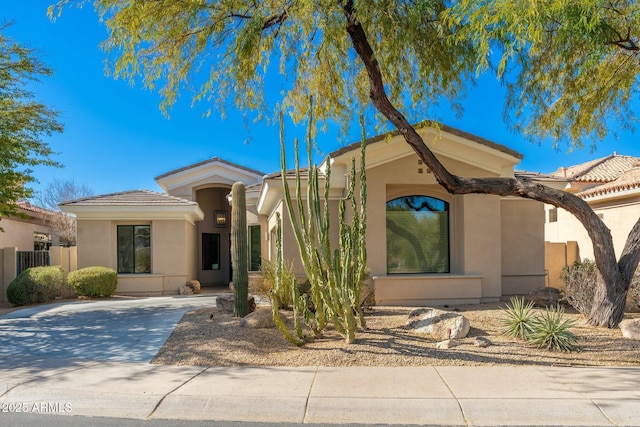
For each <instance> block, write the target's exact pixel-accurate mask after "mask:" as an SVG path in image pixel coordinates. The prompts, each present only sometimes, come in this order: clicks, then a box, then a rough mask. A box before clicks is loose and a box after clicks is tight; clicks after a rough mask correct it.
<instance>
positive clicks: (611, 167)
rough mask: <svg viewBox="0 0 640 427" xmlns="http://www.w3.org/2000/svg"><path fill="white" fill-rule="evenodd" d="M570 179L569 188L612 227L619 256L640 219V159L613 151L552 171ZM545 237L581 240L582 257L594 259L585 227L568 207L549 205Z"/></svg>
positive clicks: (555, 240) (579, 244) (578, 245)
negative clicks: (607, 154) (600, 156)
mask: <svg viewBox="0 0 640 427" xmlns="http://www.w3.org/2000/svg"><path fill="white" fill-rule="evenodd" d="M551 175H552V176H554V177H556V178H558V179H562V180H565V181H566V187H565V188H564V190H565V191H567V192H569V193H573V194H575V195H576V196H578V197H580V198H582V199H583V200H584V201H585V202H587V203H588V204H589V206H591V207H592V208H593V210H594V211H595V213H596V214H598V216H599V217H600V218H601V219H602V220H603V221H604V223H605V224H606V225H607V227H609V229H610V230H611V235H612V237H613V244H614V246H615V250H616V257H620V254H621V253H622V249H623V248H624V244H625V242H626V240H627V236H628V235H629V232H630V231H631V228H632V227H633V225H634V224H635V223H636V221H638V218H640V158H638V157H632V156H621V155H618V154H617V153H613V154H612V155H610V156H606V157H602V158H599V159H596V160H593V161H590V162H586V163H581V164H579V165H575V166H571V167H567V168H560V169H558V170H557V171H556V172H554V173H552V174H551ZM545 210H546V218H547V220H546V224H545V240H546V241H548V242H559V243H564V242H568V241H575V242H577V247H578V250H579V258H582V259H584V258H589V259H593V245H592V243H591V240H590V239H589V236H588V235H587V231H586V229H585V228H584V226H583V225H582V224H581V223H580V222H579V221H578V220H577V219H576V218H575V217H574V216H573V215H571V214H570V213H569V212H567V211H565V210H564V209H559V208H555V207H553V206H546V207H545Z"/></svg>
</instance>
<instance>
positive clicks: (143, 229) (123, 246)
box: [118, 225, 151, 273]
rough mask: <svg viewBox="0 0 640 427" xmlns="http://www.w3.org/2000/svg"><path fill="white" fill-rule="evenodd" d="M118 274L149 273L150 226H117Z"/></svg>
mask: <svg viewBox="0 0 640 427" xmlns="http://www.w3.org/2000/svg"><path fill="white" fill-rule="evenodd" d="M118 273H151V226H150V225H119V226H118Z"/></svg>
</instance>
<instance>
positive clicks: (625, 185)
mask: <svg viewBox="0 0 640 427" xmlns="http://www.w3.org/2000/svg"><path fill="white" fill-rule="evenodd" d="M634 188H640V167H635V168H633V169H631V170H628V171H626V172H624V173H623V174H622V175H620V176H619V177H618V178H617V179H615V180H614V181H611V182H607V183H604V184H602V185H598V186H597V187H593V188H589V189H588V190H585V191H582V192H580V193H578V196H580V197H582V198H587V197H595V196H600V195H603V194H609V193H615V192H618V191H625V190H632V189H634Z"/></svg>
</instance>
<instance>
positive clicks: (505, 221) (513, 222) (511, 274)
mask: <svg viewBox="0 0 640 427" xmlns="http://www.w3.org/2000/svg"><path fill="white" fill-rule="evenodd" d="M544 214H545V212H544V205H543V204H542V203H539V202H536V201H533V200H526V199H516V198H508V199H503V200H502V202H501V229H502V231H501V232H502V239H501V243H502V295H503V296H507V295H519V294H526V293H529V291H531V290H532V289H535V288H539V287H543V286H545V276H546V273H545V246H544V242H543V241H542V239H541V238H540V236H542V235H543V233H544V218H545V217H544Z"/></svg>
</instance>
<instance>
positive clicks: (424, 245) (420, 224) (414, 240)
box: [387, 195, 449, 273]
mask: <svg viewBox="0 0 640 427" xmlns="http://www.w3.org/2000/svg"><path fill="white" fill-rule="evenodd" d="M387 272H388V273H448V272H449V204H448V203H447V202H445V201H443V200H440V199H435V198H433V197H428V196H419V195H414V196H404V197H399V198H397V199H393V200H391V201H389V202H387Z"/></svg>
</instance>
